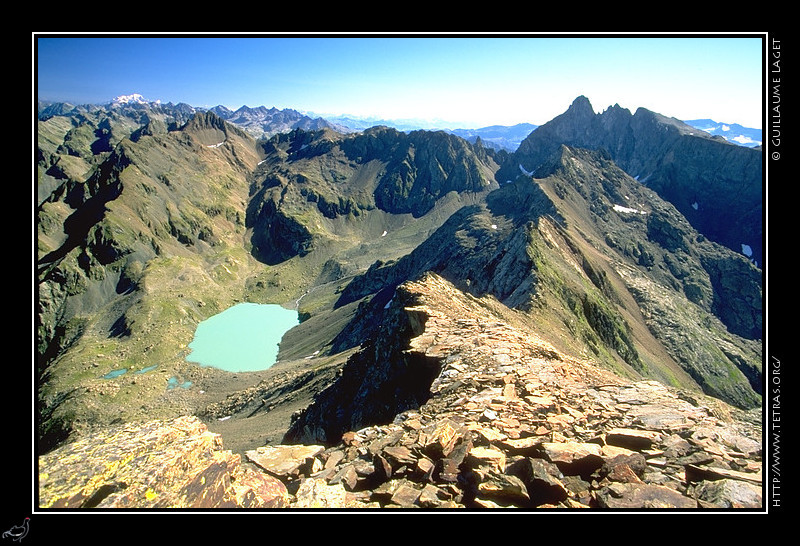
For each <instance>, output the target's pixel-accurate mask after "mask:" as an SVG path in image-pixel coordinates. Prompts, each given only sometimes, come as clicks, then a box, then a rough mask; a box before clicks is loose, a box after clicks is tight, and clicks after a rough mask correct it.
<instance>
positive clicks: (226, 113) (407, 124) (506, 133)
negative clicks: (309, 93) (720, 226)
mask: <svg viewBox="0 0 800 546" xmlns="http://www.w3.org/2000/svg"><path fill="white" fill-rule="evenodd" d="M145 105H148V106H162V107H164V108H174V109H178V110H182V111H184V112H185V114H187V115H191V114H193V113H195V112H202V111H206V110H210V111H212V112H214V113H215V114H217V115H218V116H219V117H221V118H222V119H224V120H225V121H227V122H229V123H233V124H234V125H237V126H239V127H241V128H242V129H244V130H245V131H247V132H248V133H249V134H250V135H252V136H254V137H255V138H260V137H270V136H273V135H275V134H278V133H282V132H288V131H291V130H294V129H304V130H317V129H323V128H329V129H333V130H335V131H338V132H340V133H350V132H357V131H363V130H365V129H368V128H370V127H375V126H379V125H383V126H387V127H392V128H394V129H397V130H399V131H405V132H409V131H416V130H441V131H445V132H448V133H452V134H454V135H456V136H460V137H461V138H463V139H465V140H467V141H469V142H470V143H473V144H474V143H475V142H476V141H477V139H478V138H480V140H481V143H482V144H483V145H484V146H486V147H489V148H493V149H495V150H506V151H509V152H514V151H516V150H517V148H518V147H519V145H520V143H521V142H522V141H523V140H524V139H525V138H526V137H527V136H528V135H529V134H530V133H531V132H533V131H535V130H536V129H537V127H538V125H534V124H532V123H518V124H516V125H490V126H487V127H479V128H459V127H457V125H456V124H455V123H449V122H447V121H442V120H424V119H387V118H377V117H359V116H350V115H345V116H330V115H324V114H315V113H313V112H305V113H303V112H300V111H298V110H294V109H291V108H284V109H278V108H275V107H272V108H267V107H265V106H257V107H249V106H242V107H240V108H238V109H237V110H231V109H230V108H228V107H226V106H222V105H218V106H214V107H213V108H210V109H206V108H201V107H194V106H190V105H188V104H185V103H179V104H177V105H174V104H172V103H161V102H160V101H149V100H147V99H146V98H144V97H143V96H142V95H141V94H138V93H133V94H131V95H121V96H119V97H115V98H114V99H113V100H112V101H111V102H109V103H108V104H106V105H92V106H89V105H84V106H73V105H71V104H68V103H62V102H40V104H39V119H46V118H47V117H50V116H52V115H65V114H66V113H67V112H69V111H70V110H71V109H74V108H78V109H79V110H84V109H91V110H94V109H96V108H102V107H108V108H119V107H123V106H125V107H137V106H139V107H141V106H145ZM684 123H686V124H687V125H690V126H691V127H694V128H696V129H700V130H702V131H704V132H706V133H708V134H710V135H712V136H718V137H721V138H723V139H725V140H726V141H728V142H730V143H732V144H737V145H740V146H746V147H750V148H754V147H758V146H761V143H762V130H761V129H754V128H749V127H743V126H742V125H739V124H738V123H722V122H717V121H714V120H711V119H695V120H686V121H684ZM448 127H456V128H454V129H450V128H448Z"/></svg>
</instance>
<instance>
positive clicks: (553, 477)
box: [508, 457, 569, 506]
mask: <svg viewBox="0 0 800 546" xmlns="http://www.w3.org/2000/svg"><path fill="white" fill-rule="evenodd" d="M508 472H509V474H512V475H514V476H517V477H518V478H519V479H520V480H522V483H524V484H525V488H526V490H527V492H528V496H529V498H530V502H531V505H532V506H541V505H543V504H558V503H559V502H561V501H563V500H565V499H566V498H567V497H568V495H569V492H568V490H567V488H566V486H565V485H564V483H563V482H562V481H561V478H562V477H563V475H562V474H561V471H560V470H559V469H558V467H557V466H556V465H555V464H553V463H549V462H547V461H545V460H543V459H533V458H530V457H525V458H522V459H520V460H518V461H515V462H514V463H512V464H511V465H510V466H509V468H508Z"/></svg>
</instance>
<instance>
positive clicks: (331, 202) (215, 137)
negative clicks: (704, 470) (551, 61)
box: [35, 97, 767, 504]
mask: <svg viewBox="0 0 800 546" xmlns="http://www.w3.org/2000/svg"><path fill="white" fill-rule="evenodd" d="M52 112H55V110H52ZM264 112H268V113H269V115H270V116H273V117H274V118H275V119H278V118H279V117H280V116H278V115H277V114H279V112H277V111H275V110H272V111H267V110H266V109H265V110H264ZM262 114H263V112H262ZM221 115H225V116H226V117H228V118H229V120H228V121H226V120H225V119H223V117H221ZM251 121H252V120H251ZM261 121H263V119H262V120H261ZM261 121H260V122H261ZM280 123H281V124H282V125H280V129H276V130H275V132H274V133H273V134H264V133H262V132H256V131H254V130H253V129H252V125H251V126H250V130H249V131H248V130H246V128H243V127H240V126H237V125H236V123H235V121H234V118H233V116H232V113H231V112H222V111H219V110H218V111H216V112H215V111H214V110H213V109H212V110H209V111H203V110H194V109H190V108H187V107H186V105H183V106H182V107H180V108H179V107H176V106H175V105H128V106H126V107H124V108H114V109H103V108H97V109H88V110H85V109H81V108H75V109H73V110H66V111H58V113H51V114H50V115H48V116H43V117H42V118H41V119H40V120H39V121H38V122H37V137H38V141H37V158H36V159H37V165H36V168H37V189H36V192H35V193H36V196H37V197H36V199H37V203H36V226H37V242H36V244H37V249H36V250H37V260H36V271H35V276H36V290H37V293H36V295H35V296H36V297H35V318H36V324H35V327H36V339H35V345H36V347H35V351H36V362H37V364H36V365H37V370H36V377H37V385H36V389H35V390H36V393H37V400H36V410H37V416H38V428H37V431H36V440H37V448H38V449H37V450H38V453H39V454H40V455H45V454H47V453H49V452H54V451H56V450H58V449H62V448H66V447H68V446H70V445H74V444H75V442H77V441H79V440H80V441H87V440H89V439H91V438H92V437H93V435H96V434H97V435H101V434H104V431H107V430H110V429H109V427H120V426H130V425H135V424H137V423H146V422H151V421H152V420H154V419H155V420H171V419H175V418H178V417H182V416H194V417H196V418H197V419H199V420H200V421H202V423H203V426H205V427H207V430H208V431H209V432H211V433H216V434H219V435H220V437H221V439H222V442H223V444H224V446H225V448H226V449H227V450H230V451H232V452H233V453H235V454H238V455H240V456H241V457H242V458H243V459H247V453H248V452H252V451H253V450H257V449H259V448H263V447H264V446H265V445H266V446H277V445H282V444H305V445H316V444H319V445H323V446H326V447H327V448H330V449H332V448H333V446H335V445H337V444H338V442H339V441H340V440H341V438H342V437H343V435H344V436H346V435H347V434H348V432H350V431H357V430H362V429H365V428H367V427H373V426H379V425H386V424H387V423H391V422H392V421H393V420H394V419H395V416H397V415H399V414H401V413H402V412H409V411H414V410H416V409H418V408H419V407H421V406H423V405H424V404H425V403H426V401H427V400H428V399H429V398H430V399H435V398H436V397H435V396H434V394H433V391H431V390H430V389H432V388H433V387H432V385H439V384H440V383H441V382H442V381H445V378H446V377H449V376H447V375H441V376H440V375H439V374H440V373H442V372H443V371H444V369H445V368H446V367H447V366H446V364H447V362H449V361H447V359H446V358H445V356H444V355H448V354H453V355H462V356H463V355H469V357H468V360H469V359H477V360H475V362H474V364H475V365H476V366H478V365H480V366H483V365H484V364H486V362H484V361H480V362H478V360H480V359H479V358H478V357H477V356H475V355H477V353H474V354H473V353H472V352H470V351H471V349H470V350H468V348H467V346H468V345H469V339H470V338H468V337H465V338H462V339H459V338H458V334H454V333H453V332H451V330H450V329H449V328H450V327H449V326H447V324H450V325H452V324H454V322H455V323H457V322H458V320H459V317H462V318H464V319H465V320H466V319H467V318H469V319H470V320H473V319H474V321H476V323H481V322H485V324H486V325H488V326H486V327H487V328H488V330H492V328H494V326H497V328H498V329H499V328H500V326H499V325H500V324H501V323H502V324H508V325H510V327H513V332H514V333H513V334H506V333H504V334H502V335H501V334H498V335H499V336H500V337H501V339H504V340H505V339H506V338H505V337H503V336H505V335H508V336H510V337H511V338H513V339H514V340H515V341H514V343H515V344H516V343H521V344H522V346H523V347H524V344H525V343H526V342H530V343H531V347H549V348H551V349H547V350H548V351H550V350H552V355H556V354H557V355H559V358H558V360H559V361H560V362H564V363H566V364H563V365H558V366H556V368H558V369H559V370H561V371H562V372H563V373H565V374H566V376H571V373H572V372H574V373H576V374H581V373H585V374H588V375H592V376H594V375H596V378H597V381H596V382H593V381H594V380H593V381H589V383H591V384H592V385H593V386H597V385H601V384H603V381H606V380H607V381H608V382H609V384H611V383H614V384H620V385H622V384H636V385H642V384H643V383H641V382H647V381H654V382H657V383H658V384H659V385H663V386H664V388H669V389H674V390H675V392H680V393H682V394H681V396H682V397H683V398H685V399H687V400H688V399H693V400H694V399H697V400H704V401H705V400H708V401H710V400H713V402H704V403H705V404H707V405H709V406H711V407H714V408H715V409H714V412H712V413H713V414H714V416H715V417H716V416H722V415H728V416H730V415H734V416H735V418H733V419H734V421H736V422H737V423H748V425H747V427H745V428H747V429H748V430H751V427H754V425H752V423H753V422H757V421H758V420H759V416H760V413H761V404H762V399H761V397H762V394H763V392H762V383H763V375H762V374H763V371H762V358H763V344H762V338H763V332H764V326H763V322H764V319H763V279H762V269H761V267H762V266H763V264H764V263H765V261H766V259H767V256H766V255H765V251H764V246H763V243H762V239H763V233H764V232H763V218H762V216H763V205H762V200H761V181H762V168H761V161H762V152H761V150H760V148H756V149H754V148H745V147H738V146H735V145H733V144H730V143H726V142H722V141H720V139H715V138H712V137H711V136H710V135H705V136H703V135H699V134H697V133H696V131H694V130H692V129H691V128H690V127H689V126H688V125H685V124H683V123H682V122H679V121H678V120H675V119H674V118H667V117H665V116H662V115H661V114H656V113H653V112H649V111H646V110H643V109H640V110H638V111H637V112H636V113H635V114H631V113H630V112H628V111H627V110H623V109H620V108H618V107H617V108H613V107H612V108H609V109H608V110H606V111H605V112H604V113H603V114H594V112H593V110H592V108H591V105H589V104H588V101H587V100H586V99H585V98H583V97H579V98H577V99H576V100H575V102H574V103H573V104H572V105H571V106H570V108H569V109H568V110H567V111H566V112H565V113H564V114H563V115H562V116H559V117H557V118H555V119H554V120H552V121H551V122H548V123H546V124H544V125H542V126H539V127H536V128H535V130H533V131H532V132H531V133H530V135H529V136H528V137H526V138H525V139H524V140H523V141H522V142H521V144H520V145H519V148H518V149H517V150H515V151H509V150H501V149H493V148H491V147H488V146H487V147H484V146H483V145H482V144H481V143H480V141H476V142H473V143H471V142H468V141H467V140H464V139H463V138H461V137H459V136H457V135H455V134H451V133H447V132H444V131H421V130H417V131H408V132H402V131H399V130H397V129H393V128H391V127H386V126H375V127H370V128H367V129H364V130H359V131H340V130H337V129H338V128H337V127H336V126H334V125H327V124H323V123H321V122H319V121H318V122H317V124H315V125H306V126H304V127H302V128H301V127H291V128H289V127H287V126H286V125H285V123H286V119H285V117H280ZM261 130H262V131H263V127H262V128H261ZM695 205H697V206H695ZM745 244H746V245H747V248H748V250H749V253H748V254H747V255H745V254H744V253H743V252H742V248H743V247H742V245H745ZM421 279H424V281H423V280H421ZM415 283H419V284H415ZM409 287H414V288H413V289H412V288H409ZM415 290H416V291H417V292H419V293H421V294H423V295H425V298H427V300H430V301H435V302H436V305H435V306H434V305H433V304H431V305H430V306H429V307H426V310H425V312H424V313H422V312H420V313H421V314H419V313H417V314H415V311H414V309H415V308H416V307H418V306H419V305H422V304H419V302H416V301H415V296H414V295H413V294H415V293H417V292H415ZM437 290H441V291H442V293H443V294H448V296H447V297H441V298H439V297H437V296H436V291H437ZM400 300H403V301H400ZM427 300H426V301H427ZM243 302H251V303H269V304H277V305H281V306H283V307H285V308H287V309H293V310H296V311H297V313H298V315H299V317H300V323H299V324H298V325H297V326H295V327H294V328H292V329H291V330H289V331H288V332H287V333H286V335H285V336H284V337H283V339H282V342H281V345H280V350H279V353H278V357H277V362H276V364H274V365H273V366H271V367H270V368H268V369H266V370H263V371H253V372H225V371H222V370H219V369H216V368H211V367H203V366H198V365H197V364H194V363H192V362H189V361H187V359H186V356H187V354H188V352H189V348H188V346H189V343H190V342H191V340H192V338H193V336H194V332H195V329H196V328H197V325H198V324H199V323H201V322H202V321H204V320H206V319H208V318H209V317H211V316H214V315H216V314H218V313H220V312H222V311H223V310H225V309H228V308H230V307H232V306H234V305H236V304H238V303H243ZM476 302H479V303H476ZM418 304H419V305H418ZM439 313H441V315H440V314H439ZM460 313H463V315H462V314H460ZM482 313H483V314H482ZM423 315H424V317H426V318H421V317H423ZM414 317H417V318H418V319H419V320H420V321H421V322H419V323H417V322H415V321H416V320H417V319H415V318H414ZM432 317H433V318H432ZM435 317H439V318H440V319H441V321H440V322H437V321H436V320H435ZM434 323H435V324H434ZM470 324H472V323H470ZM434 325H435V326H436V328H434V327H433V326H434ZM462 326H463V325H462ZM471 328H472V327H470V328H467V327H466V326H465V327H464V332H469V334H468V335H474V334H475V332H476V330H473V329H471ZM439 330H441V332H442V333H441V339H440V338H439V337H436V335H435V332H437V331H439ZM456 330H457V329H456ZM498 331H500V330H498ZM431 332H434V333H431ZM502 332H506V330H502ZM517 332H521V333H519V334H517ZM423 333H425V336H423V338H419V339H418V338H417V337H415V336H418V335H420V334H423ZM465 335H467V334H465ZM478 337H480V336H478ZM444 339H447V342H445V341H444ZM476 339H477V338H476ZM518 340H527V341H518ZM531 340H535V342H534V341H531ZM424 343H428V344H429V345H428V346H427V348H426V349H425V350H419V349H415V347H418V346H419V344H424ZM476 343H477V341H476ZM487 343H488V345H485V347H489V349H488V350H491V348H492V347H494V346H493V345H492V344H491V342H487ZM462 345H463V346H462ZM481 347H484V345H481ZM514 347H517V345H514ZM531 350H533V349H531ZM537 350H538V349H537ZM420 351H421V354H423V355H427V356H418V355H417V353H420ZM476 351H477V349H476ZM514 351H517V349H516V348H515V349H514ZM514 351H512V353H510V354H512V355H515V356H514V358H520V362H522V361H523V360H524V362H525V363H526V366H528V365H529V364H530V365H532V364H531V363H530V361H529V360H527V356H526V357H525V358H523V357H521V356H519V355H521V354H525V355H527V354H528V353H527V352H526V351H525V350H523V349H520V350H519V351H517V352H514ZM542 351H544V349H542ZM478 352H480V351H478ZM534 352H536V351H534ZM546 352H547V351H545V353H546ZM501 353H502V351H499V352H497V353H496V354H501ZM545 353H542V355H544V356H542V355H539V356H542V358H545V357H546V358H550V356H547V355H550V353H547V354H545ZM409 354H412V356H408V355H409ZM503 354H508V353H503ZM534 356H535V355H534ZM495 357H496V355H495ZM459 358H461V357H459ZM463 358H467V357H466V356H464V357H463ZM496 358H498V359H499V360H503V357H496ZM469 362H470V363H473V362H472V360H469ZM503 363H504V364H508V365H511V367H512V368H513V362H506V361H505V360H503ZM536 363H537V364H536V365H538V363H539V361H538V360H537V361H536ZM463 365H464V366H466V368H464V369H460V368H458V366H456V369H457V370H459V373H462V375H463V377H462V376H459V377H462V380H463V381H464V382H465V384H466V383H468V382H469V381H471V380H470V379H467V378H468V377H471V375H470V374H471V373H472V372H469V373H467V372H465V371H464V370H465V369H470V370H472V368H470V367H469V366H468V365H467V364H463ZM470 365H471V364H470ZM571 366H574V367H571ZM409 367H411V371H409ZM123 368H124V369H126V370H128V372H127V373H125V374H123V375H119V376H116V377H111V378H106V377H104V376H107V374H109V373H110V372H113V371H114V370H119V369H123ZM440 368H441V369H440ZM476 369H477V368H476ZM480 369H481V370H483V368H480ZM521 370H522V368H520V371H519V372H518V374H519V376H525V377H527V375H528V372H527V371H526V372H524V373H523V372H522V371H521ZM526 370H527V368H526ZM565 370H566V371H565ZM570 370H571V371H570ZM583 370H589V371H583ZM473 371H474V370H473ZM506 371H508V370H506ZM136 372H139V373H136ZM475 373H478V372H475ZM480 373H489V372H480ZM480 373H479V374H478V376H480ZM492 373H494V372H492ZM531 373H533V372H531ZM548 373H551V372H548ZM453 375H455V372H453ZM601 379H602V380H601ZM478 381H479V382H480V379H478ZM175 384H179V385H180V384H184V385H186V388H183V387H181V386H178V387H174V385H175ZM460 388H461V383H459V384H458V385H455V386H454V387H453V389H460ZM518 388H521V387H518ZM597 388H598V389H599V388H600V387H597ZM531 394H534V393H533V391H531ZM535 394H536V395H537V396H538V395H540V394H541V393H539V392H536V393H535ZM464 396H466V395H464ZM621 400H622V399H621V398H620V400H617V401H616V402H615V404H616V403H620V404H623V405H622V406H620V411H623V410H624V407H625V406H624V402H622V401H621ZM717 405H718V407H717ZM587 407H588V406H587ZM718 408H723V409H718ZM620 419H621V420H620V423H622V422H623V420H624V419H623V418H622V417H620ZM701 420H702V419H700V418H698V422H700V421H701ZM629 424H630V422H626V425H629ZM754 428H758V427H754ZM554 430H555V429H554ZM564 430H565V429H561V428H559V429H558V432H559V434H562V439H563V434H565V433H564ZM758 430H759V431H760V428H759V429H758ZM550 432H551V435H550V436H549V437H548V439H549V440H551V441H555V440H554V439H553V435H552V430H551V431H550ZM759 433H760V432H759ZM570 434H572V432H570ZM753 434H754V436H758V434H756V433H753ZM524 436H526V435H525V434H523V437H524ZM530 436H533V435H532V434H531V435H530ZM588 436H589V435H587V437H588ZM737 457H738V452H737ZM331 464H333V463H331ZM749 470H752V468H750V469H749ZM297 485H298V484H297V483H295V486H297ZM295 492H296V489H295ZM598 495H599V493H598ZM575 498H577V497H575ZM580 498H581V499H583V501H586V502H587V503H588V502H589V501H588V497H587V496H586V495H581V496H580ZM598 498H599V497H598ZM603 498H604V499H606V498H607V497H603ZM581 502H582V501H581ZM603 502H606V501H605V500H604V501H603ZM579 504H580V503H579ZM612 504H613V502H612Z"/></svg>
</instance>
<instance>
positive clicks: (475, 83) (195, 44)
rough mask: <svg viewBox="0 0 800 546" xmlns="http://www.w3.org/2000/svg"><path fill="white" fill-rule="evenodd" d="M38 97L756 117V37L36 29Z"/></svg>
mask: <svg viewBox="0 0 800 546" xmlns="http://www.w3.org/2000/svg"><path fill="white" fill-rule="evenodd" d="M34 43H35V46H36V48H35V62H36V65H37V66H36V69H35V74H34V78H35V79H34V83H35V85H36V86H37V88H38V89H37V91H36V93H37V94H38V98H40V99H47V100H61V101H67V102H72V103H105V102H109V101H110V100H111V99H113V98H114V97H116V96H119V95H127V94H132V93H139V94H141V95H143V96H144V97H145V98H146V99H148V100H161V101H163V102H176V103H177V102H186V103H189V104H191V105H193V106H202V107H211V106H216V105H219V104H222V105H225V106H227V107H229V108H231V109H236V108H239V107H240V106H242V105H247V106H251V107H255V106H267V107H272V106H275V107H277V108H293V109H296V110H300V111H311V112H315V113H317V114H328V115H334V114H336V115H338V114H352V115H359V116H370V115H371V116H377V117H384V118H425V119H441V120H445V121H447V122H452V123H451V125H452V124H457V125H458V126H460V127H472V128H476V127H482V126H486V125H493V124H501V125H512V124H515V123H521V122H528V123H534V124H537V125H541V124H543V123H545V122H547V121H549V120H550V119H552V118H553V117H555V116H557V115H559V114H561V113H562V112H564V111H565V110H566V109H567V108H568V107H569V105H570V104H571V103H572V101H573V100H574V99H575V98H576V97H577V96H579V95H585V96H586V97H588V98H589V100H590V101H591V103H592V105H593V106H594V108H595V110H596V111H598V112H601V111H603V110H605V109H606V108H608V107H609V106H612V105H614V104H619V105H620V106H622V107H624V108H628V109H629V110H630V111H631V112H635V110H636V108H638V107H644V108H647V109H649V110H653V111H655V112H658V113H661V114H664V115H667V116H671V117H676V118H679V119H684V120H686V119H697V118H711V119H713V120H715V121H718V122H725V123H740V124H742V125H745V126H747V127H761V121H762V116H763V111H764V108H763V107H764V103H763V101H762V92H763V88H764V81H763V77H762V74H763V69H762V62H763V53H762V36H760V35H757V34H754V35H751V36H745V37H741V38H729V37H724V36H722V35H711V36H709V37H704V38H686V37H678V36H670V35H666V36H647V37H635V36H622V37H619V38H614V37H610V36H608V37H607V36H602V35H599V36H593V37H577V36H570V35H566V36H563V35H562V36H557V37H533V36H531V37H511V36H504V35H496V34H490V35H481V36H479V37H459V36H439V37H432V36H431V37H428V36H425V37H410V36H405V35H400V36H392V37H388V38H387V37H377V36H369V35H367V36H360V35H359V36H356V35H351V36H346V37H338V36H316V37H308V38H306V37H298V36H288V37H278V36H263V35H262V36H254V35H250V36H245V37H241V36H231V35H203V36H200V37H189V36H161V35H150V36H144V37H140V36H126V35H119V36H115V37H102V36H100V35H62V36H61V37H45V36H34Z"/></svg>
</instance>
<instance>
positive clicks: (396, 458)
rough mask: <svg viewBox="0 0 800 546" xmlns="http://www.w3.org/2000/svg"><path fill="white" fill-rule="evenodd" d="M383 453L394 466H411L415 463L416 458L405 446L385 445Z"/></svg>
mask: <svg viewBox="0 0 800 546" xmlns="http://www.w3.org/2000/svg"><path fill="white" fill-rule="evenodd" d="M383 455H384V456H385V457H386V459H387V460H388V461H390V462H391V463H392V466H394V467H395V468H397V467H398V466H401V465H409V466H413V465H415V464H416V463H417V458H416V457H415V456H414V454H413V453H412V452H411V450H410V449H408V448H407V447H405V446H389V447H385V448H384V449H383Z"/></svg>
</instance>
